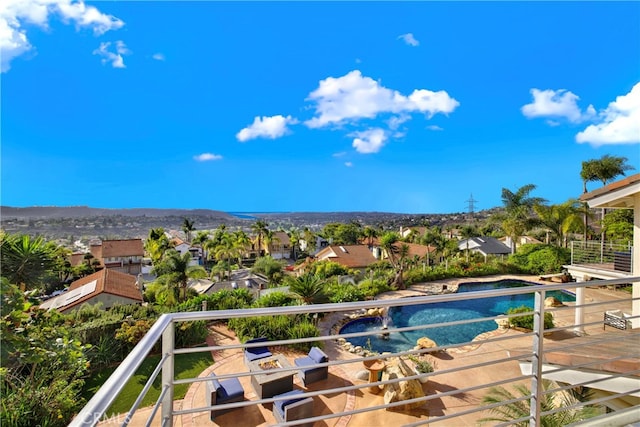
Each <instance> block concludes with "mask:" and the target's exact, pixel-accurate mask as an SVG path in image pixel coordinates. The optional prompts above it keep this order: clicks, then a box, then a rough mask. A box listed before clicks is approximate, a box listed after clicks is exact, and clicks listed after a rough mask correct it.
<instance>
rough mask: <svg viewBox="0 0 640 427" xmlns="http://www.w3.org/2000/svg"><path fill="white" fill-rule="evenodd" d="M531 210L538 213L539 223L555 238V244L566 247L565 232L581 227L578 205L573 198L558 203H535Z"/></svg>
mask: <svg viewBox="0 0 640 427" xmlns="http://www.w3.org/2000/svg"><path fill="white" fill-rule="evenodd" d="M533 210H534V211H535V212H536V214H537V215H538V218H539V219H540V224H541V225H542V226H543V227H545V228H546V229H547V232H548V233H550V234H551V236H552V237H553V238H554V239H555V244H556V245H557V246H562V247H567V238H566V236H567V234H568V233H570V232H576V231H580V229H581V228H582V227H583V223H582V218H581V215H580V213H581V209H580V205H579V202H578V201H577V200H575V199H571V200H568V201H566V202H564V203H562V204H559V205H551V206H547V205H542V204H540V205H535V206H534V207H533ZM547 243H549V242H547Z"/></svg>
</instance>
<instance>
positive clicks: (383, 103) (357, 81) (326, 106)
mask: <svg viewBox="0 0 640 427" xmlns="http://www.w3.org/2000/svg"><path fill="white" fill-rule="evenodd" d="M307 99H308V100H310V101H313V102H315V113H316V117H313V118H312V119H310V120H307V121H306V122H305V124H306V125H307V126H308V127H310V128H320V127H324V126H328V125H341V124H343V123H344V122H346V121H353V120H360V119H363V118H370V119H371V118H375V117H376V116H377V115H378V114H382V113H393V114H401V113H405V114H406V113H412V112H421V113H425V114H426V115H427V116H428V117H431V116H433V115H434V114H437V113H444V114H447V113H450V112H452V111H453V110H455V108H456V107H457V106H458V105H460V103H459V102H458V101H456V100H455V99H453V98H451V97H450V96H449V94H447V92H445V91H438V92H432V91H430V90H426V89H416V90H414V91H413V93H411V95H409V96H408V97H407V96H405V95H402V94H401V93H400V92H398V91H395V90H391V89H388V88H386V87H384V86H382V85H380V84H379V83H378V82H377V81H375V80H373V79H372V78H370V77H363V76H362V74H361V73H360V71H359V70H354V71H351V72H349V73H348V74H346V75H344V76H342V77H337V78H336V77H328V78H326V79H324V80H321V81H320V84H319V86H318V88H317V89H316V90H314V91H313V92H311V93H310V94H309V96H308V98H307Z"/></svg>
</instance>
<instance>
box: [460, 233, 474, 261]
mask: <svg viewBox="0 0 640 427" xmlns="http://www.w3.org/2000/svg"><path fill="white" fill-rule="evenodd" d="M460 236H462V237H463V238H465V239H467V248H466V251H465V252H466V255H467V262H469V239H471V238H472V237H475V236H477V231H476V228H475V227H474V226H472V225H465V226H463V227H462V228H460Z"/></svg>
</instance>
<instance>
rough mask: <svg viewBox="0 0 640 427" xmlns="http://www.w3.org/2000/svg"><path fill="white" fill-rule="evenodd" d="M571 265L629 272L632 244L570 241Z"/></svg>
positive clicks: (631, 263) (630, 270) (631, 265)
mask: <svg viewBox="0 0 640 427" xmlns="http://www.w3.org/2000/svg"><path fill="white" fill-rule="evenodd" d="M571 265H584V266H590V267H594V268H600V269H603V270H612V271H620V272H626V273H631V272H632V271H633V246H632V245H631V244H617V243H610V242H606V241H605V242H598V241H586V242H585V241H573V242H571Z"/></svg>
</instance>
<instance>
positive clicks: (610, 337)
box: [70, 277, 640, 426]
mask: <svg viewBox="0 0 640 427" xmlns="http://www.w3.org/2000/svg"><path fill="white" fill-rule="evenodd" d="M638 281H640V277H633V278H629V279H615V280H603V281H591V282H588V283H587V282H583V283H568V284H557V285H537V286H531V287H516V288H508V289H498V290H490V291H479V292H463V293H453V294H443V295H431V296H418V297H412V298H400V299H384V300H374V301H363V302H356V303H342V304H322V305H304V306H293V307H279V308H277V309H276V310H274V309H273V308H256V309H240V310H220V311H201V312H184V313H171V314H164V315H162V316H161V317H160V318H159V319H158V320H157V321H156V323H155V324H154V325H153V327H152V328H151V329H150V331H149V332H148V333H147V334H146V335H145V336H144V337H143V339H142V340H141V341H140V343H139V344H138V345H137V346H136V347H135V348H134V349H133V350H132V352H131V353H130V354H129V356H128V357H127V358H126V359H125V360H124V361H123V362H122V363H121V364H120V365H119V366H118V368H117V369H116V370H115V371H114V372H113V374H112V375H111V377H110V378H109V379H108V380H107V381H106V382H105V383H104V385H103V386H102V387H101V388H100V389H99V390H98V392H97V393H96V394H95V395H94V396H93V398H92V399H91V400H90V401H89V402H88V403H87V404H86V405H85V407H84V408H83V409H82V410H81V412H80V413H79V414H78V415H77V416H76V417H75V419H74V420H73V421H72V423H71V424H70V425H71V426H93V425H96V424H98V423H99V422H100V421H101V420H104V419H107V418H108V416H107V411H108V410H109V407H110V405H111V404H112V403H113V402H114V400H115V399H116V397H117V395H118V394H119V393H120V392H121V391H122V390H123V388H124V387H125V384H126V383H127V381H128V380H129V379H130V378H131V377H132V376H133V375H134V374H135V373H136V370H137V369H138V367H140V365H141V364H142V362H143V361H144V360H145V358H146V357H147V356H148V355H149V353H150V352H151V350H152V348H153V347H154V345H155V344H156V343H157V342H158V341H161V343H162V355H161V359H160V362H159V363H158V364H157V366H156V368H155V370H154V371H153V373H152V374H151V375H150V376H149V378H148V381H147V383H146V385H145V386H144V389H143V390H142V392H141V395H140V396H139V397H138V398H137V400H136V401H135V402H134V403H133V404H132V407H131V410H130V411H129V413H128V414H127V415H126V416H125V417H124V418H123V421H122V425H129V424H130V423H131V421H132V419H133V416H134V414H135V412H136V411H137V410H138V408H139V406H140V404H141V402H142V399H143V397H144V395H145V394H146V393H147V391H148V390H149V388H150V387H151V384H152V383H153V382H154V380H155V379H156V377H158V376H160V378H161V384H162V388H161V393H160V396H159V398H158V399H157V401H156V403H155V405H154V406H153V409H152V410H151V412H150V415H149V418H148V419H147V421H146V424H145V425H151V424H152V423H155V424H154V425H162V426H171V425H173V423H174V422H175V421H174V420H175V419H176V417H180V416H186V415H189V414H191V415H193V414H197V413H205V414H209V412H210V411H212V410H213V409H216V410H225V409H236V410H242V408H246V407H249V406H253V405H264V404H272V403H274V402H276V401H278V400H282V399H284V398H282V397H279V396H272V397H268V398H260V396H258V398H257V399H250V400H245V401H242V402H236V403H227V404H221V405H216V406H206V405H204V406H200V407H188V408H185V407H182V408H181V409H174V405H173V400H174V387H175V386H176V385H178V384H191V387H193V386H195V385H197V383H199V382H205V381H209V380H210V377H209V378H207V377H198V378H189V379H180V380H177V379H175V378H174V363H175V357H176V355H179V354H187V353H197V352H209V351H224V350H226V351H233V350H235V351H237V352H239V351H240V350H241V349H245V348H249V347H258V346H263V345H264V343H258V344H240V343H235V344H231V345H214V346H207V347H197V348H175V346H174V342H175V341H174V334H175V330H176V324H177V323H179V322H191V321H197V320H205V321H222V320H225V321H226V320H228V319H234V318H243V317H254V316H273V315H299V314H308V315H313V314H315V313H323V316H324V317H325V318H331V315H332V314H334V316H333V318H342V319H345V318H346V317H347V314H349V313H362V312H365V311H366V310H368V309H371V308H378V309H379V308H383V309H384V308H387V309H388V308H390V307H398V306H410V305H418V304H427V307H428V304H435V303H447V302H452V301H469V303H470V304H471V305H472V304H474V301H475V300H478V299H484V298H492V297H502V296H515V295H521V294H532V293H533V294H534V297H535V299H534V307H533V310H532V311H531V312H529V313H523V314H526V315H532V316H533V330H531V331H529V332H519V333H516V334H507V333H505V334H497V335H494V336H484V337H483V336H480V337H477V338H476V339H475V340H473V341H470V342H464V343H459V344H455V345H447V346H446V348H445V347H442V346H437V347H435V348H430V349H417V348H415V347H414V348H412V349H409V350H407V351H399V352H395V353H391V354H386V353H385V354H383V355H378V354H370V353H364V354H363V356H362V357H359V358H356V357H353V354H350V353H349V354H350V355H351V357H335V358H331V359H330V360H329V361H328V362H326V363H319V364H316V365H315V366H316V367H324V366H326V367H328V368H329V369H330V370H331V369H338V368H340V369H342V371H341V372H344V371H345V370H352V371H353V370H354V368H353V367H354V366H356V367H359V368H360V369H362V366H363V365H362V362H363V361H369V360H371V361H374V360H380V359H381V358H384V359H385V360H390V359H391V358H394V357H400V358H407V357H410V356H420V355H424V354H429V353H432V354H434V353H433V352H438V351H444V352H450V353H455V352H457V351H459V352H462V350H463V349H465V348H467V346H469V345H473V346H474V348H477V347H476V346H490V345H498V344H499V345H500V347H503V348H511V349H514V348H521V349H522V347H518V346H519V345H521V343H522V340H523V339H524V340H525V341H526V342H527V344H526V346H525V347H523V348H525V349H526V351H522V350H520V352H519V353H517V354H512V353H510V352H509V351H507V352H493V353H492V354H487V355H486V357H485V358H483V359H482V360H479V361H477V362H473V361H470V362H469V363H465V364H463V366H452V367H447V368H445V369H438V370H437V371H436V372H433V373H428V374H415V375H409V376H406V377H404V378H402V377H400V378H389V379H386V380H381V379H378V381H374V382H367V381H360V380H356V379H351V378H350V379H349V381H347V382H345V386H337V387H336V386H335V385H333V386H332V385H329V384H328V383H327V384H326V388H320V389H318V388H317V387H314V389H313V391H311V390H310V389H305V390H303V394H302V395H301V397H311V398H313V399H320V398H322V397H323V396H325V395H328V394H329V395H335V394H336V393H345V394H350V395H352V396H353V395H354V393H356V392H360V393H365V392H366V389H368V388H370V387H375V386H382V387H384V386H387V385H390V384H398V383H399V382H401V381H407V380H413V379H419V378H421V377H430V376H433V375H438V378H454V377H452V376H460V375H464V376H465V386H464V387H457V388H456V387H452V388H451V389H449V390H441V391H439V392H438V393H436V394H428V395H425V396H424V397H419V398H414V399H410V400H404V401H400V402H389V403H383V404H377V405H374V406H370V407H361V408H359V407H357V405H356V407H351V408H347V407H345V409H344V410H341V411H336V412H333V413H329V414H324V415H317V416H314V417H312V418H307V419H304V420H298V421H291V422H286V423H281V424H277V425H297V424H301V423H304V422H311V423H313V422H318V421H325V420H336V421H337V419H338V418H340V417H344V416H357V415H358V414H361V413H363V412H370V411H379V410H383V409H388V408H390V409H393V408H396V409H397V407H398V406H401V405H405V404H408V403H409V404H410V403H424V404H425V405H427V406H428V405H429V404H431V403H433V402H434V401H435V399H443V398H447V397H450V396H465V395H469V394H477V393H486V392H487V391H488V390H489V389H490V388H492V387H496V386H508V385H513V384H519V383H520V384H522V383H523V382H524V383H525V384H528V385H529V390H531V391H532V392H531V394H530V395H529V396H524V397H518V398H517V399H514V400H513V401H506V402H500V403H499V404H494V405H488V406H487V405H480V404H479V403H477V404H475V405H471V406H470V407H467V408H462V409H460V408H458V409H456V408H445V410H444V411H443V412H442V414H440V415H438V416H435V417H434V416H432V417H425V418H421V419H420V420H418V421H416V422H412V423H409V424H406V425H409V426H418V425H426V424H435V423H438V422H443V424H442V425H450V423H452V422H453V423H456V421H455V420H456V419H457V418H459V417H472V418H473V419H475V420H476V421H477V420H478V419H480V418H482V417H486V416H487V415H488V412H487V411H488V410H489V409H491V408H493V407H496V406H498V405H503V404H509V403H514V402H517V401H520V400H526V401H528V402H529V403H530V405H529V407H530V413H529V414H527V415H526V416H525V417H524V419H523V420H524V421H525V422H527V420H528V422H529V424H530V425H531V426H539V425H540V423H541V419H542V418H543V417H545V416H549V415H551V414H550V413H549V412H544V411H543V406H542V403H541V402H542V400H543V398H544V396H545V395H546V394H549V393H561V392H563V391H566V390H568V389H570V388H572V387H575V386H585V387H592V388H598V383H599V382H602V381H604V380H606V379H608V380H617V381H623V382H624V381H626V380H629V378H631V381H632V382H631V384H635V386H633V385H632V386H631V388H629V387H627V388H626V389H625V390H623V391H622V392H614V393H612V394H611V395H610V396H609V397H604V398H603V397H598V398H597V399H592V400H591V401H588V402H581V403H580V405H585V404H593V405H601V406H602V405H605V406H606V405H607V402H608V401H609V400H615V399H619V398H626V399H629V398H630V399H638V402H640V382H638V377H639V375H640V372H639V370H638V369H637V366H638V365H637V364H636V365H633V364H631V365H632V366H636V368H628V366H629V363H628V361H629V360H630V359H633V360H636V361H637V360H638V359H639V358H640V354H639V353H640V349H639V345H638V343H639V342H640V340H638V332H637V331H636V330H627V331H617V330H615V329H614V330H613V331H608V332H603V333H602V335H601V336H596V337H595V338H597V340H596V341H595V342H597V343H600V344H605V343H608V342H610V343H614V342H619V341H620V337H621V336H623V337H626V338H633V340H632V343H633V342H635V343H636V344H635V345H633V344H632V345H631V346H629V347H628V349H627V351H625V354H623V355H622V356H612V357H610V358H608V359H606V360H605V361H602V360H600V361H588V362H582V363H579V364H573V366H561V365H549V364H548V363H545V359H546V354H547V348H546V347H547V344H546V339H545V335H547V334H550V333H556V332H557V333H565V334H566V333H567V332H569V333H571V331H572V330H573V329H574V328H576V327H580V328H581V329H584V328H591V329H593V330H597V331H601V329H602V325H603V323H602V317H601V316H600V315H601V314H602V313H604V311H605V310H608V309H610V307H612V306H614V305H616V304H617V305H618V306H620V304H624V305H625V307H627V306H628V307H630V306H631V302H632V301H633V298H632V297H631V295H629V296H628V297H625V298H623V299H612V300H611V301H596V302H590V303H588V304H584V305H581V306H580V311H581V312H582V313H584V312H585V311H586V312H589V311H593V312H594V313H595V314H594V315H593V316H592V317H591V320H588V321H584V322H583V323H581V324H576V323H575V322H564V324H556V326H555V327H554V328H553V329H545V328H544V318H545V314H546V313H547V312H552V315H553V317H554V318H556V319H559V318H561V317H563V316H564V318H567V316H568V317H569V318H571V316H573V315H574V314H575V312H577V311H578V306H577V305H575V304H573V305H572V304H571V303H569V304H567V305H565V306H563V307H554V308H548V307H545V297H546V295H547V293H548V292H549V291H558V290H564V289H567V288H569V289H572V290H573V289H579V288H586V287H587V286H588V287H589V288H592V289H593V288H597V287H606V286H609V285H619V284H623V283H629V282H638ZM469 282H473V280H471V279H470V280H469ZM585 290H586V289H585ZM519 315H522V314H519ZM516 316H518V315H513V314H512V315H496V316H489V317H482V318H477V319H471V320H457V321H453V322H446V323H439V324H431V325H416V326H410V327H403V328H391V327H390V328H389V329H387V330H385V332H389V333H396V332H400V333H401V332H406V331H410V330H422V329H425V330H426V332H425V335H427V336H428V335H429V331H428V330H429V329H430V328H439V327H442V326H450V325H458V326H462V325H467V324H471V323H475V322H480V321H487V320H494V321H496V322H497V323H498V322H499V321H503V320H504V319H506V318H511V317H516ZM587 317H589V316H587ZM561 323H562V322H561ZM325 330H327V331H328V332H326V333H323V334H322V335H321V336H319V337H313V338H303V339H295V340H281V341H271V342H268V345H269V347H270V348H272V349H273V350H274V352H275V351H277V350H276V349H278V348H282V346H289V345H292V344H300V343H317V342H321V343H322V344H321V345H324V346H325V348H327V347H330V346H334V347H333V349H334V350H335V351H336V352H337V353H338V354H340V353H341V352H345V353H347V350H344V349H343V348H341V347H339V346H338V342H339V341H342V340H339V338H345V339H346V340H348V339H350V338H351V337H354V336H372V335H374V334H380V331H373V332H361V333H353V334H346V335H345V334H342V335H340V334H339V333H338V332H336V328H335V327H333V328H325ZM622 334H623V335H622ZM565 338H566V337H565ZM577 339H579V337H576V340H577ZM512 340H518V341H517V343H518V344H515V342H516V341H512ZM560 342H561V343H562V345H560V346H559V345H558V344H559V343H560ZM585 345H593V341H591V344H585V343H582V342H578V341H576V342H574V341H573V340H572V339H562V340H561V341H558V342H554V347H553V348H552V349H550V350H548V351H553V352H556V353H557V352H558V351H562V352H565V353H567V354H571V352H572V351H577V350H576V349H578V348H580V347H581V346H585ZM349 354H347V355H349ZM240 357H241V356H240ZM523 361H524V362H526V363H529V364H530V371H529V372H524V371H522V375H516V376H513V375H507V376H506V377H500V374H501V372H500V371H501V368H500V366H501V365H500V364H504V363H514V364H518V363H520V362H523ZM619 361H624V362H625V363H622V366H626V367H627V368H626V370H623V371H620V370H618V371H617V372H607V373H606V375H605V377H606V378H604V379H603V378H596V379H587V380H584V379H583V380H581V382H579V383H577V384H569V385H567V384H564V383H561V382H559V383H557V384H556V386H555V388H554V389H548V388H547V389H545V388H544V387H543V379H544V378H545V376H546V375H550V373H549V369H551V372H552V373H557V372H560V373H562V372H574V371H575V370H585V371H591V370H594V369H595V368H596V367H598V366H602V365H612V364H615V363H616V362H619ZM354 364H355V365H354ZM306 368H308V367H306ZM493 368H495V371H496V375H497V376H498V377H496V378H493V379H492V380H491V381H490V382H486V381H482V380H481V379H480V378H478V377H481V376H478V375H474V374H473V372H474V371H473V370H474V369H481V370H492V369H493ZM299 370H300V368H298V367H297V366H292V367H282V368H279V369H274V370H273V371H270V372H274V373H276V372H292V373H296V372H298V371H299ZM254 374H256V372H251V371H249V370H247V369H246V368H243V369H240V370H239V371H237V372H224V371H222V370H218V369H217V370H216V376H217V377H218V379H219V380H224V379H227V378H234V377H235V378H239V379H243V378H244V379H246V378H247V377H251V376H252V375H254ZM441 376H442V377H441ZM443 381H444V380H443ZM633 381H635V382H633ZM569 409H571V408H569ZM603 416H604V415H603ZM638 418H640V417H638ZM207 419H208V418H207ZM452 420H453V421H452ZM523 420H522V419H521V420H520V421H523ZM639 420H640V419H639ZM274 423H275V422H274ZM508 424H510V423H507V424H505V425H508ZM435 425H437V424H435Z"/></svg>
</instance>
